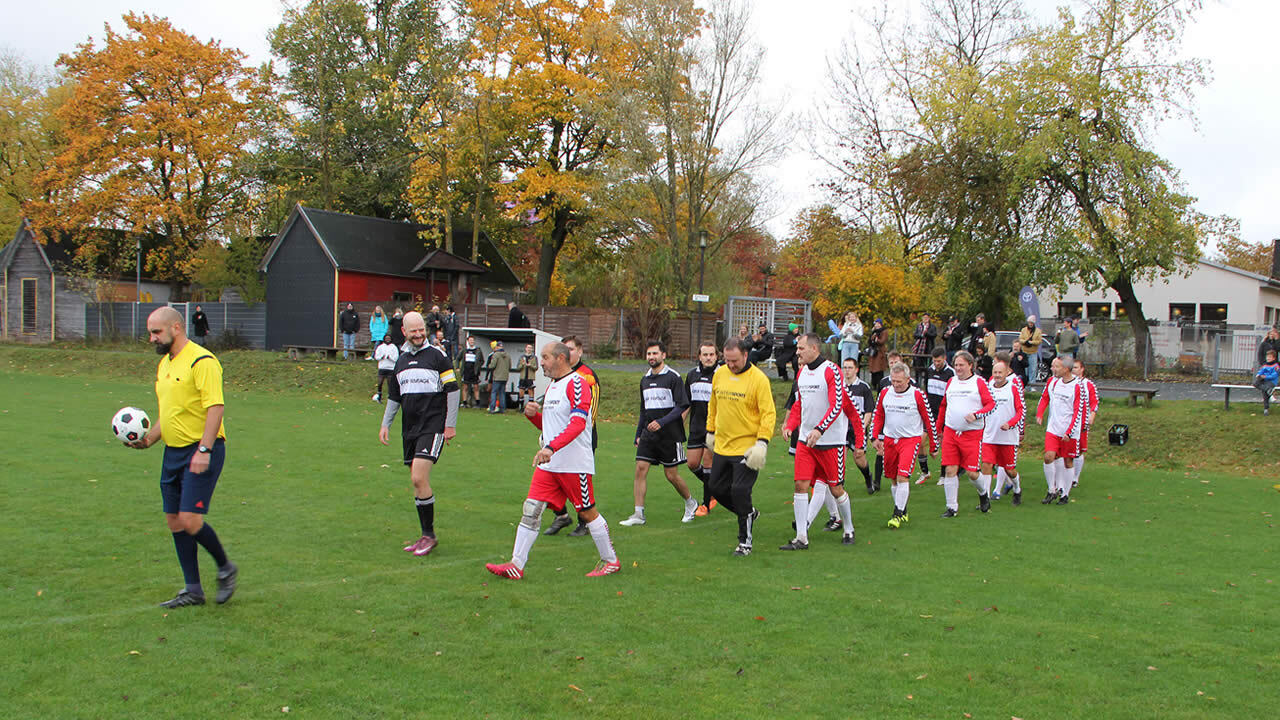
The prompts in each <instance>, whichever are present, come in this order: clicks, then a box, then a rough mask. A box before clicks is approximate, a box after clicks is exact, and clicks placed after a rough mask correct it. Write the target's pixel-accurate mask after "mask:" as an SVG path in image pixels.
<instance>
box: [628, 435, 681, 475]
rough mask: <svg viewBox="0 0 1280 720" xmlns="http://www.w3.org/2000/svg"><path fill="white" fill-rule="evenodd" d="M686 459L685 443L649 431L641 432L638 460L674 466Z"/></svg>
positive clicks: (637, 448) (637, 452)
mask: <svg viewBox="0 0 1280 720" xmlns="http://www.w3.org/2000/svg"><path fill="white" fill-rule="evenodd" d="M685 460H686V458H685V455H684V443H682V442H680V441H679V440H673V439H671V438H669V437H663V436H661V435H657V434H655V433H651V432H647V431H646V432H643V433H640V444H639V445H637V446H636V461H637V462H639V461H644V462H647V463H650V464H651V465H661V466H662V467H674V466H676V465H680V464H683V463H684V461H685Z"/></svg>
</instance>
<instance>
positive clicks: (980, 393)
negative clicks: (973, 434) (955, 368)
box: [938, 375, 996, 432]
mask: <svg viewBox="0 0 1280 720" xmlns="http://www.w3.org/2000/svg"><path fill="white" fill-rule="evenodd" d="M995 409H996V403H995V400H993V399H992V397H991V389H990V388H989V387H988V386H987V381H986V380H983V379H982V377H981V376H980V375H970V376H969V377H968V378H967V379H965V380H961V379H960V377H959V376H956V377H953V378H951V379H950V380H948V381H947V389H946V391H945V392H943V395H942V405H941V406H939V408H938V415H939V416H940V417H939V418H938V419H939V420H940V421H942V423H943V424H944V425H945V426H946V427H949V428H951V429H952V430H955V431H956V432H965V431H968V430H981V429H982V427H983V425H984V423H983V418H985V417H986V416H987V415H990V414H991V413H992V411H994V410H995ZM970 414H972V415H974V416H976V417H975V418H974V420H973V421H972V422H970V421H969V420H967V419H966V418H967V416H968V415H970Z"/></svg>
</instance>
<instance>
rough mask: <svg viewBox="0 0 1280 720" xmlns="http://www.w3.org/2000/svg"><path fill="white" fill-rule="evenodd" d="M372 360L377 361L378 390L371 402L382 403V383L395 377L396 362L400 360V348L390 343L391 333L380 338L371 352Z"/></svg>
mask: <svg viewBox="0 0 1280 720" xmlns="http://www.w3.org/2000/svg"><path fill="white" fill-rule="evenodd" d="M373 359H374V360H377V361H378V389H377V390H375V391H374V393H373V401H374V402H376V403H381V402H382V383H384V382H386V383H389V382H391V378H392V377H393V376H394V375H395V370H396V360H399V359H400V348H398V347H396V344H395V343H394V342H391V333H386V334H384V335H383V336H382V342H380V343H378V347H377V349H376V350H374V351H373Z"/></svg>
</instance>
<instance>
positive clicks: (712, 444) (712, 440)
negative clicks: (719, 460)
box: [706, 433, 716, 453]
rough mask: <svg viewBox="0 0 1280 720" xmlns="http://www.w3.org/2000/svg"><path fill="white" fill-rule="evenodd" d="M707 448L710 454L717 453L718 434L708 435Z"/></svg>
mask: <svg viewBox="0 0 1280 720" xmlns="http://www.w3.org/2000/svg"><path fill="white" fill-rule="evenodd" d="M706 447H707V452H709V453H714V452H715V451H716V434H715V433H707V440H706Z"/></svg>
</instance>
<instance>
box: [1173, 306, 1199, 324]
mask: <svg viewBox="0 0 1280 720" xmlns="http://www.w3.org/2000/svg"><path fill="white" fill-rule="evenodd" d="M1169 321H1170V322H1176V323H1178V324H1179V325H1188V324H1192V323H1194V322H1195V321H1196V304H1195V303H1169Z"/></svg>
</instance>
